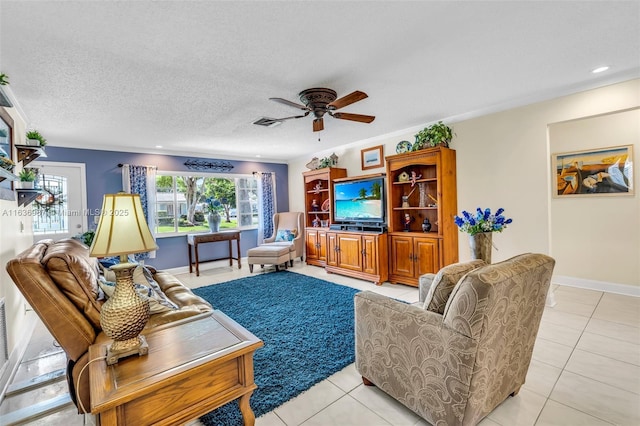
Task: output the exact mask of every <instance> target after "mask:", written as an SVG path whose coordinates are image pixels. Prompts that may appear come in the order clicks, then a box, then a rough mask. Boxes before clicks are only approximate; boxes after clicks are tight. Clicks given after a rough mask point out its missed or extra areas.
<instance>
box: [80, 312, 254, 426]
mask: <svg viewBox="0 0 640 426" xmlns="http://www.w3.org/2000/svg"><path fill="white" fill-rule="evenodd" d="M145 337H146V339H147V343H148V344H149V353H148V355H143V356H135V355H134V356H132V357H129V358H124V359H121V360H120V361H119V362H118V363H117V364H114V365H107V363H106V361H105V360H104V359H100V358H103V357H104V356H105V354H106V346H107V344H108V343H109V342H110V341H109V340H108V341H106V342H101V343H96V344H94V345H92V346H91V347H90V348H89V359H90V361H89V362H90V363H89V383H90V386H91V413H92V414H94V415H96V416H97V417H98V424H99V425H101V426H110V425H149V424H161V425H173V424H182V423H185V422H187V421H189V420H193V419H195V418H198V417H200V416H202V415H204V414H206V413H208V412H210V411H212V410H214V409H216V408H218V407H220V406H222V405H224V404H226V403H228V402H230V401H233V400H234V399H237V398H239V405H240V411H241V412H242V417H243V420H244V424H245V425H253V424H254V422H255V415H254V413H253V410H251V407H250V405H249V399H250V397H251V394H252V393H253V390H254V389H256V388H257V386H256V384H255V383H254V381H253V353H254V352H255V350H256V349H258V348H260V347H262V345H263V342H262V341H261V340H260V339H258V338H257V337H256V336H254V335H253V334H252V333H251V332H249V331H247V330H246V329H244V328H243V327H242V326H241V325H239V324H238V323H236V322H235V321H233V320H232V319H231V318H229V317H228V316H226V315H225V314H224V313H222V312H221V311H214V312H213V313H207V314H203V315H199V316H196V317H190V318H186V319H184V320H181V321H177V322H175V323H170V324H166V326H161V327H158V328H157V329H154V330H153V331H151V332H149V333H145Z"/></svg>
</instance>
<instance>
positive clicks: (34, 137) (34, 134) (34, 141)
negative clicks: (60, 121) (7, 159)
mask: <svg viewBox="0 0 640 426" xmlns="http://www.w3.org/2000/svg"><path fill="white" fill-rule="evenodd" d="M46 144H47V140H46V139H45V138H44V137H43V136H42V135H41V134H40V132H39V131H37V130H29V131H28V132H27V145H29V146H39V147H44V146H45V145H46Z"/></svg>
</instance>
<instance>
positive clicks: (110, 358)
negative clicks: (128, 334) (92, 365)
mask: <svg viewBox="0 0 640 426" xmlns="http://www.w3.org/2000/svg"><path fill="white" fill-rule="evenodd" d="M148 353H149V345H148V344H147V339H145V337H144V336H143V335H140V336H138V337H135V338H133V339H129V340H126V341H114V342H113V343H112V344H110V345H108V346H107V365H113V364H116V363H117V362H118V360H119V359H120V358H126V357H128V356H131V355H135V354H138V355H140V356H141V355H146V354H148Z"/></svg>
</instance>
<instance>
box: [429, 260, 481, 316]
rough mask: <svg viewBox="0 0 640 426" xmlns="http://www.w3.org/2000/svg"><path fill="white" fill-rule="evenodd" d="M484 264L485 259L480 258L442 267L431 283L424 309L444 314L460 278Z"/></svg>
mask: <svg viewBox="0 0 640 426" xmlns="http://www.w3.org/2000/svg"><path fill="white" fill-rule="evenodd" d="M484 265H486V263H485V262H484V260H481V259H478V260H472V261H470V262H464V263H454V264H451V265H448V266H445V267H444V268H442V269H440V270H439V271H438V273H437V274H436V276H435V278H434V279H433V282H432V283H431V288H430V289H429V293H428V294H427V298H426V299H425V301H424V309H426V310H428V311H433V312H436V313H439V314H444V308H445V306H446V305H447V300H449V296H450V295H451V292H452V291H453V288H454V287H455V286H456V284H458V281H460V278H462V277H464V276H465V275H466V274H468V273H469V272H471V271H473V270H474V269H477V268H480V267H482V266H484Z"/></svg>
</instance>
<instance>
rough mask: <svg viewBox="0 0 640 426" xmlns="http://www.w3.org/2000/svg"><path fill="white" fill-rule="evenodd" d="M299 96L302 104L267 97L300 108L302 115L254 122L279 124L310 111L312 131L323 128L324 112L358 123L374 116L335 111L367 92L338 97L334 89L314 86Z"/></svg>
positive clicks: (367, 120)
mask: <svg viewBox="0 0 640 426" xmlns="http://www.w3.org/2000/svg"><path fill="white" fill-rule="evenodd" d="M298 96H299V97H300V101H301V102H302V103H303V104H304V105H301V104H298V103H295V102H291V101H289V100H287V99H282V98H269V100H271V101H275V102H278V103H281V104H284V105H289V106H292V107H294V108H298V109H301V110H302V111H305V113H304V114H302V115H294V116H291V117H284V118H262V119H260V120H258V121H261V123H258V121H257V122H254V124H262V125H263V126H270V125H275V124H279V123H280V122H282V121H284V120H291V119H293V118H302V117H306V116H307V115H309V114H310V113H313V116H314V117H315V118H314V119H313V131H314V132H319V131H320V130H323V129H324V121H323V117H324V115H325V114H329V115H330V116H331V117H333V118H338V119H341V120H350V121H359V122H360V123H371V122H372V121H373V120H374V119H375V118H376V117H375V116H373V115H362V114H350V113H348V112H336V111H337V110H338V109H340V108H344V107H346V106H347V105H351V104H352V103H355V102H358V101H361V100H363V99H365V98H366V97H367V94H366V93H364V92H360V91H359V90H356V91H355V92H352V93H349V94H348V95H346V96H343V97H341V98H340V99H338V94H337V93H336V91H335V90H331V89H327V88H324V87H316V88H312V89H306V90H303V91H302V92H300V94H299V95H298Z"/></svg>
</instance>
